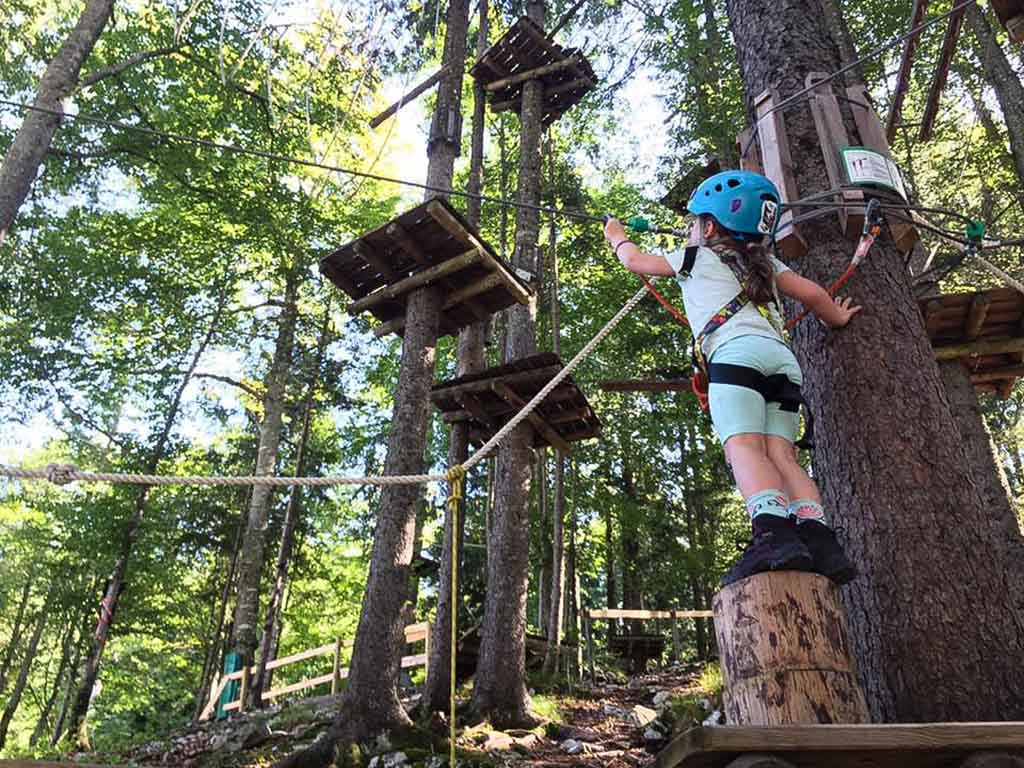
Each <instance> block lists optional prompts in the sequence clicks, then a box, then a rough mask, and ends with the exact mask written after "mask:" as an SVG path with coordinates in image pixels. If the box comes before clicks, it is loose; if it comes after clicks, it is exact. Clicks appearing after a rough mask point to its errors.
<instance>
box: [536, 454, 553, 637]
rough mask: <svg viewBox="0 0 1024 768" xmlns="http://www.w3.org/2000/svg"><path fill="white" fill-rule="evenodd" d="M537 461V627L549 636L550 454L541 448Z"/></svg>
mask: <svg viewBox="0 0 1024 768" xmlns="http://www.w3.org/2000/svg"><path fill="white" fill-rule="evenodd" d="M533 454H534V457H535V460H536V464H535V466H536V470H535V475H534V483H535V485H536V488H537V509H538V515H537V517H538V521H539V523H540V525H539V528H540V530H539V534H540V535H539V536H538V537H537V538H538V539H539V541H540V573H539V575H538V579H537V627H538V629H539V630H540V633H541V634H542V635H545V636H547V632H548V615H549V614H550V612H551V541H550V539H549V538H548V525H549V523H550V517H549V514H548V512H549V510H550V509H551V503H550V494H549V493H548V452H547V449H544V448H541V449H540V450H539V451H534V452H533Z"/></svg>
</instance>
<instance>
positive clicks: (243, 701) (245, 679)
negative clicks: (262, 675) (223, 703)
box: [238, 664, 252, 712]
mask: <svg viewBox="0 0 1024 768" xmlns="http://www.w3.org/2000/svg"><path fill="white" fill-rule="evenodd" d="M251 677H252V667H250V666H249V665H248V664H246V665H244V666H243V667H242V690H241V691H240V693H239V695H238V711H239V712H245V710H246V709H248V708H249V703H248V700H249V685H250V684H251V683H252V680H251Z"/></svg>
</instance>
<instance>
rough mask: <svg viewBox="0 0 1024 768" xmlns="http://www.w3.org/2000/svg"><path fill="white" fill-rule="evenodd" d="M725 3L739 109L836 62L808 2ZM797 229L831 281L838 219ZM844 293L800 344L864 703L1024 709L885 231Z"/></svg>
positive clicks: (1021, 678)
mask: <svg viewBox="0 0 1024 768" xmlns="http://www.w3.org/2000/svg"><path fill="white" fill-rule="evenodd" d="M728 9H729V16H730V22H731V25H732V31H733V36H734V38H735V40H736V45H737V50H738V55H739V63H740V69H741V71H742V74H743V80H744V84H745V86H746V92H747V99H748V102H747V103H748V107H749V106H750V105H751V103H752V100H753V98H754V97H755V96H757V95H758V94H760V93H761V92H762V91H763V90H764V89H765V88H767V87H769V86H774V87H776V88H777V90H778V92H779V95H780V97H782V98H785V97H786V96H789V95H791V94H793V93H795V92H796V91H798V90H800V89H801V88H802V87H803V85H804V78H805V76H806V75H807V73H809V72H813V71H822V72H833V71H835V70H836V69H837V68H838V67H839V63H840V59H839V55H838V53H837V51H836V48H835V47H834V45H833V44H832V42H831V39H830V37H829V35H828V30H827V29H825V27H824V23H823V21H822V18H821V14H820V13H819V7H818V4H817V2H816V0H784V1H783V2H779V0H728ZM842 106H843V109H844V112H845V113H846V114H845V119H846V123H847V130H848V131H849V133H850V134H851V136H857V135H858V134H857V132H856V128H855V125H854V122H853V120H852V117H851V115H850V114H849V112H848V108H847V105H845V104H844V105H842ZM751 111H752V110H751ZM785 120H786V124H787V130H788V135H789V144H790V150H791V153H792V161H793V162H792V167H793V170H794V174H795V179H796V183H797V188H798V191H799V194H800V195H801V196H807V195H811V194H814V193H817V192H822V191H823V190H824V189H825V187H826V186H827V184H826V182H825V181H824V180H825V179H827V174H826V171H825V166H824V162H823V158H822V155H821V150H820V147H819V143H818V137H817V133H816V131H815V128H814V123H813V120H812V117H811V113H810V109H809V108H808V107H807V106H806V105H802V106H800V107H793V108H790V109H787V110H786V112H785ZM803 233H804V235H805V237H806V238H807V240H808V243H809V244H810V251H809V253H808V254H807V257H806V258H804V259H801V260H800V261H799V263H794V264H792V266H793V267H795V268H797V269H798V270H799V271H801V272H803V273H804V274H805V275H807V276H808V277H810V278H811V279H814V280H816V281H817V282H819V283H825V284H827V283H829V282H830V281H832V280H834V279H835V277H836V276H837V275H839V274H840V273H842V271H843V270H844V269H845V267H846V265H847V264H848V263H849V259H850V253H851V251H852V249H853V244H852V243H850V242H849V241H847V240H846V239H845V238H844V237H843V234H842V232H841V231H840V228H839V223H838V220H837V219H834V218H832V217H829V218H827V219H820V220H816V221H813V222H807V223H806V224H805V225H803ZM848 292H849V294H850V295H852V296H853V298H854V299H855V300H856V301H857V302H858V303H860V304H863V305H864V306H865V309H864V312H863V313H862V314H860V315H858V316H857V317H856V318H854V320H853V321H852V322H851V323H850V325H849V326H848V327H847V328H844V329H842V330H839V331H833V332H829V331H828V330H826V329H825V328H823V327H822V326H821V325H820V324H818V323H815V322H805V323H802V324H801V325H799V326H798V327H797V328H796V331H795V333H794V347H795V350H796V353H797V356H798V358H799V360H800V363H801V366H802V368H803V372H804V393H805V396H806V398H807V400H808V402H809V404H810V407H811V410H812V411H813V413H814V416H815V419H816V429H815V437H816V444H817V450H816V452H815V459H814V470H815V476H816V478H817V479H818V481H819V482H820V483H821V485H822V486H823V489H822V490H823V494H824V498H825V503H826V505H827V507H828V510H829V512H830V513H831V514H832V516H833V517H834V519H835V520H836V522H837V523H840V524H842V525H844V526H845V527H846V529H847V534H846V536H845V543H846V545H847V548H848V551H849V553H850V555H851V557H852V558H853V559H854V560H855V561H856V562H857V564H858V566H859V567H860V570H861V576H860V577H859V578H858V579H857V580H855V581H854V582H853V583H851V584H850V585H848V586H847V587H846V588H845V589H844V590H843V596H844V603H845V605H846V607H847V610H848V612H849V618H850V628H851V635H852V639H853V644H854V648H855V651H856V654H857V656H858V662H859V667H860V671H861V675H862V682H863V684H864V689H865V692H866V694H867V697H868V701H869V703H870V707H871V712H872V715H873V717H874V718H875V719H877V720H880V721H971V720H1003V719H1019V718H1020V717H1021V716H1022V715H1024V697H1022V696H1021V695H1020V691H1022V690H1024V623H1022V618H1021V615H1020V614H1019V612H1018V610H1017V607H1016V605H1015V600H1014V598H1012V597H1011V596H1010V592H1011V591H1012V589H1013V588H1014V587H1015V586H1016V583H1017V580H1016V578H1014V577H1013V576H1012V575H1011V574H1010V573H1009V570H1010V563H1009V561H1008V559H1007V557H1006V553H1005V548H1004V547H1003V546H1002V545H1001V543H1000V542H999V541H998V540H997V538H996V536H995V535H994V532H993V530H992V526H991V525H990V524H989V522H988V518H987V509H986V508H985V506H984V503H983V501H982V499H981V496H980V494H979V492H978V490H977V488H976V487H975V485H974V483H973V481H972V477H971V471H970V464H969V462H968V459H967V457H966V455H965V453H964V450H963V447H962V445H961V444H960V442H959V440H957V439H956V437H955V436H956V435H957V434H958V433H957V428H956V421H955V419H954V417H953V415H952V413H951V412H950V406H949V402H948V400H947V398H946V396H945V393H944V390H943V386H942V381H941V379H940V376H939V371H938V367H937V365H936V363H935V359H934V353H933V352H932V349H931V344H930V343H929V340H928V336H927V333H926V332H925V328H924V324H923V321H922V318H921V315H920V312H919V311H918V308H917V305H916V302H915V300H914V296H913V293H912V291H911V286H910V281H909V276H908V274H907V272H906V270H905V268H904V266H903V261H902V260H901V259H900V258H899V256H898V254H897V253H896V251H895V248H894V247H893V245H892V243H891V241H890V240H889V239H888V238H883V239H882V241H881V243H880V244H878V245H876V247H875V248H874V249H873V252H872V254H871V256H870V257H869V258H868V259H867V260H866V261H865V262H864V264H862V265H861V267H860V269H859V271H858V273H857V276H856V277H855V279H853V280H852V281H850V283H849V284H848ZM793 309H794V308H793V307H790V308H789V311H790V312H791V313H792V312H793ZM937 680H941V685H936V681H937Z"/></svg>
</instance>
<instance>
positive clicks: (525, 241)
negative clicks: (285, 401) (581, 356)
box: [473, 2, 544, 727]
mask: <svg viewBox="0 0 1024 768" xmlns="http://www.w3.org/2000/svg"><path fill="white" fill-rule="evenodd" d="M527 15H528V16H529V17H530V18H531V19H532V20H533V21H534V22H536V23H537V24H538V26H540V27H541V28H543V26H544V6H543V4H541V3H538V2H530V3H529V4H528V5H527ZM542 102H543V86H542V85H541V84H540V82H538V81H536V80H530V81H528V82H526V83H524V84H523V97H522V111H521V115H520V122H521V125H520V159H519V163H520V165H519V184H518V190H517V195H516V197H517V199H518V200H519V202H521V203H532V204H534V205H536V204H537V203H538V202H539V201H540V132H541V108H542ZM539 230H540V217H539V215H538V213H537V211H535V210H529V209H526V208H520V209H518V210H517V212H516V234H515V252H514V254H513V263H514V265H515V266H516V267H519V268H521V269H526V270H529V271H531V272H535V271H536V262H537V239H538V234H539ZM506 317H507V332H506V340H505V359H506V360H508V361H511V360H518V359H519V358H521V357H527V356H529V355H531V354H534V353H535V352H536V350H537V341H536V320H537V306H536V302H535V301H531V302H530V304H529V306H526V307H523V306H516V307H513V308H512V309H510V310H508V312H507V313H506ZM532 437H533V433H532V428H531V427H530V426H529V424H528V423H524V424H522V425H520V426H519V427H517V428H516V429H515V430H514V431H513V432H512V433H511V434H510V435H509V436H508V437H507V438H506V439H505V442H504V444H503V445H502V446H501V450H500V451H499V452H498V458H497V468H496V470H495V482H496V493H495V496H496V499H495V505H494V514H493V520H492V526H493V528H492V531H491V538H490V540H489V541H488V545H487V597H486V599H485V601H484V623H483V637H482V639H481V643H480V660H479V662H478V664H477V673H476V681H475V685H474V688H473V704H474V706H475V708H476V709H477V711H478V712H480V713H481V714H483V715H485V716H487V717H489V718H490V719H491V722H492V723H493V724H494V725H496V726H497V727H505V726H515V725H521V724H527V723H530V722H532V718H531V716H530V714H529V704H530V701H529V696H528V695H527V691H526V679H525V678H526V674H525V665H526V657H525V650H526V591H527V580H528V577H529V548H530V515H529V509H528V500H529V498H530V463H531V462H530V453H531V448H530V444H531V441H532Z"/></svg>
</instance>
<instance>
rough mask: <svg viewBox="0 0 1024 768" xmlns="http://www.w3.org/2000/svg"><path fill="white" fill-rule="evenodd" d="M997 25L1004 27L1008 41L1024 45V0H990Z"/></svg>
mask: <svg viewBox="0 0 1024 768" xmlns="http://www.w3.org/2000/svg"><path fill="white" fill-rule="evenodd" d="M991 2H992V10H993V11H995V12H996V16H998V17H999V23H1000V24H1002V25H1003V26H1004V27H1006V29H1007V31H1008V32H1009V33H1010V39H1011V40H1013V42H1015V43H1024V0H991Z"/></svg>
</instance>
